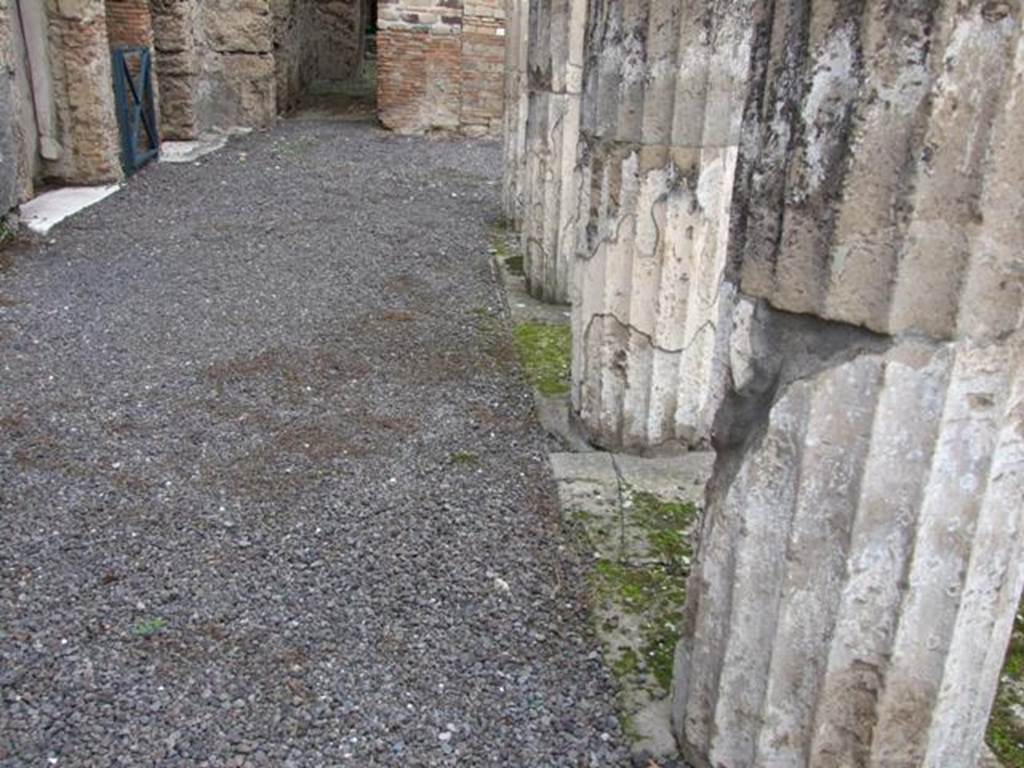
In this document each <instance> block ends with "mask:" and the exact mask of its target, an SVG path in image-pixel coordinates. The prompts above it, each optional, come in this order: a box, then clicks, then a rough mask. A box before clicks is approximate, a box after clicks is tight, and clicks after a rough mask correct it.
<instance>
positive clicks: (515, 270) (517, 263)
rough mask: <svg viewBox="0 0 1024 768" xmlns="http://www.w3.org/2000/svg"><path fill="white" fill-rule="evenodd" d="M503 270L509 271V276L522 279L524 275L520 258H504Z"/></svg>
mask: <svg viewBox="0 0 1024 768" xmlns="http://www.w3.org/2000/svg"><path fill="white" fill-rule="evenodd" d="M505 269H507V270H508V271H509V274H511V275H515V276H516V277H524V276H525V275H526V269H525V266H524V264H523V257H522V256H506V257H505Z"/></svg>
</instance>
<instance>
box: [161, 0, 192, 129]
mask: <svg viewBox="0 0 1024 768" xmlns="http://www.w3.org/2000/svg"><path fill="white" fill-rule="evenodd" d="M150 9H151V11H152V14H153V48H154V50H155V52H156V65H155V74H156V79H157V82H158V84H159V89H160V106H159V113H160V135H161V137H162V138H164V139H176V140H182V141H184V140H189V139H194V138H196V137H197V136H198V135H199V118H198V115H197V109H196V99H197V94H198V85H199V68H200V67H199V51H198V48H197V45H196V25H197V24H198V21H199V19H198V16H199V6H198V3H197V0H150Z"/></svg>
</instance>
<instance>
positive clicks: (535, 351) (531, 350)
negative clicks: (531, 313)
mask: <svg viewBox="0 0 1024 768" xmlns="http://www.w3.org/2000/svg"><path fill="white" fill-rule="evenodd" d="M514 336H515V342H516V350H517V351H518V353H519V359H520V361H521V362H522V364H523V368H524V369H525V370H526V376H527V378H528V379H529V380H530V383H531V384H533V385H534V386H535V387H536V388H537V389H538V390H540V393H541V394H543V395H551V396H553V395H564V394H565V393H566V392H568V391H569V371H570V361H571V357H572V331H571V329H570V328H569V326H568V325H551V324H549V323H523V324H522V325H519V326H516V328H515V331H514Z"/></svg>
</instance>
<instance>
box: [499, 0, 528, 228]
mask: <svg viewBox="0 0 1024 768" xmlns="http://www.w3.org/2000/svg"><path fill="white" fill-rule="evenodd" d="M505 17H506V20H507V24H508V26H507V29H506V38H507V42H506V46H505V113H504V125H505V127H504V132H503V138H504V146H503V150H504V151H503V155H504V167H505V173H504V178H503V179H502V208H503V211H504V214H505V220H506V222H507V223H508V224H509V225H510V226H512V227H516V228H518V227H519V226H520V225H521V223H522V220H523V199H522V195H523V189H524V186H525V179H524V177H525V174H526V116H527V114H528V108H529V90H528V88H527V79H526V78H527V55H528V51H529V42H530V35H529V31H530V27H529V24H530V2H529V0H507V2H506V3H505Z"/></svg>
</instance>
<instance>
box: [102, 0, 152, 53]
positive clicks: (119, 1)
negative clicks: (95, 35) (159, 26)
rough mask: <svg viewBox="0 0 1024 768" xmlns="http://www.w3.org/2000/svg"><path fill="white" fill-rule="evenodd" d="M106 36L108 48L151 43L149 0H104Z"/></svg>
mask: <svg viewBox="0 0 1024 768" xmlns="http://www.w3.org/2000/svg"><path fill="white" fill-rule="evenodd" d="M106 6H107V37H108V38H109V39H110V48H111V50H113V49H114V48H120V47H121V46H128V45H130V46H142V47H145V48H151V47H152V45H153V21H152V18H151V17H150V13H149V0H106Z"/></svg>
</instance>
